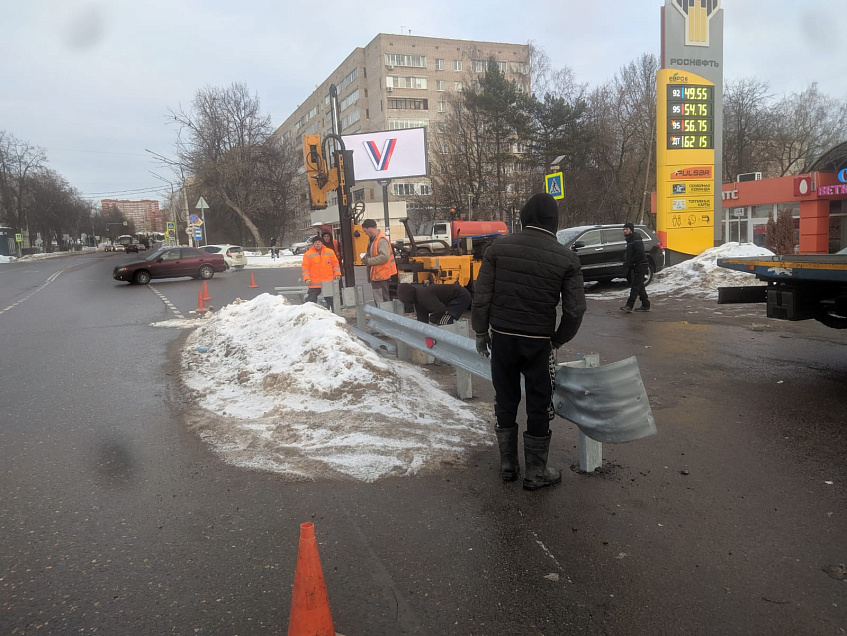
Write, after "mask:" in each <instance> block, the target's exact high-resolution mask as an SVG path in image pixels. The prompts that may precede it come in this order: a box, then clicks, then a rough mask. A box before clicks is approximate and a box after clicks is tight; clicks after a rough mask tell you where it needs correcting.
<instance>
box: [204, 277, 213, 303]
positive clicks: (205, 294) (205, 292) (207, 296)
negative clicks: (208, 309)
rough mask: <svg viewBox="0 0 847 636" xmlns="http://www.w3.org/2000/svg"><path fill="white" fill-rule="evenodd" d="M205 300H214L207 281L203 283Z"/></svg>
mask: <svg viewBox="0 0 847 636" xmlns="http://www.w3.org/2000/svg"><path fill="white" fill-rule="evenodd" d="M203 300H212V297H211V296H209V287H208V285H206V281H205V280H204V281H203Z"/></svg>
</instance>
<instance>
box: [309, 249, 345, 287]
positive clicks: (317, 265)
mask: <svg viewBox="0 0 847 636" xmlns="http://www.w3.org/2000/svg"><path fill="white" fill-rule="evenodd" d="M302 271H303V282H304V283H306V285H308V286H309V287H320V286H321V283H323V282H325V281H329V280H332V279H333V278H335V277H336V276H341V267H339V265H338V258H337V257H336V256H335V252H333V251H332V250H331V249H329V248H327V247H324V248H323V249H322V250H321V253H320V254H318V253H317V251H315V247H314V246H312V247H310V248H309V249H308V250H306V253H305V254H303V266H302Z"/></svg>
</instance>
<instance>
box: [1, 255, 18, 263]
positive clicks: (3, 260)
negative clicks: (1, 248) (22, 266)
mask: <svg viewBox="0 0 847 636" xmlns="http://www.w3.org/2000/svg"><path fill="white" fill-rule="evenodd" d="M14 260H16V259H15V257H14V256H2V255H0V263H11V262H12V261H14Z"/></svg>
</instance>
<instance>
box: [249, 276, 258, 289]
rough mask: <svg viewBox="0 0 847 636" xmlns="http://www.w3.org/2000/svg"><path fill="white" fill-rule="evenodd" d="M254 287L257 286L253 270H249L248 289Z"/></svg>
mask: <svg viewBox="0 0 847 636" xmlns="http://www.w3.org/2000/svg"><path fill="white" fill-rule="evenodd" d="M254 287H258V285H257V284H256V279H255V278H253V272H250V289H253V288H254Z"/></svg>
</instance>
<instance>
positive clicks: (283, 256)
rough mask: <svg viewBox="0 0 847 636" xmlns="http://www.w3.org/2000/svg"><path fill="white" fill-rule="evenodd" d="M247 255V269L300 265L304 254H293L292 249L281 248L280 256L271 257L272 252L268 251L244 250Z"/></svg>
mask: <svg viewBox="0 0 847 636" xmlns="http://www.w3.org/2000/svg"><path fill="white" fill-rule="evenodd" d="M244 255H245V256H246V257H247V265H246V266H245V268H246V269H261V268H266V267H300V266H301V265H302V264H303V255H302V254H300V255H299V256H293V255H292V254H291V250H287V249H285V250H280V251H279V256H277V257H276V258H271V253H270V252H267V253H265V254H262V253H261V252H247V251H245V252H244Z"/></svg>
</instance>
